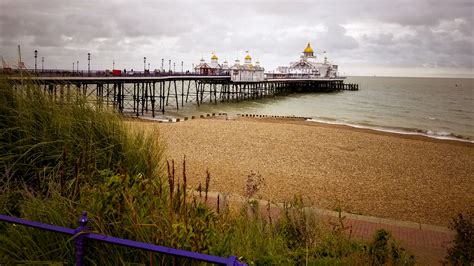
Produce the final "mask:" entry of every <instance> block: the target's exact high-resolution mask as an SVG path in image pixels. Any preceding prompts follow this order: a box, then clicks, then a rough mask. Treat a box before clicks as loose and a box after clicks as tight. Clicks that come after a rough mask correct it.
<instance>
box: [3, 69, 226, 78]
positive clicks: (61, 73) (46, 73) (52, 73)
mask: <svg viewBox="0 0 474 266" xmlns="http://www.w3.org/2000/svg"><path fill="white" fill-rule="evenodd" d="M21 73H23V74H26V75H28V76H31V77H114V76H120V77H164V76H230V75H229V74H226V73H217V74H214V73H209V74H206V75H203V74H202V73H198V72H194V71H183V72H180V71H168V70H161V71H158V70H155V71H148V70H147V71H136V70H127V71H120V73H119V74H114V72H112V71H110V70H90V71H88V70H65V69H41V70H40V69H37V70H34V69H10V70H5V69H0V74H7V75H13V76H19V75H20V74H21Z"/></svg>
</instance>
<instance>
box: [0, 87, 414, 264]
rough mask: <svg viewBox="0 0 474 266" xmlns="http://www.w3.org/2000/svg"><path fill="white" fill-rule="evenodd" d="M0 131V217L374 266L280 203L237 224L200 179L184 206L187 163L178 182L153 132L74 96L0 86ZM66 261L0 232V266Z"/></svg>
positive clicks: (60, 240)
mask: <svg viewBox="0 0 474 266" xmlns="http://www.w3.org/2000/svg"><path fill="white" fill-rule="evenodd" d="M0 126H1V128H0V136H1V139H0V148H1V151H2V153H1V154H0V175H2V179H1V184H0V207H1V213H3V214H11V215H15V216H19V217H23V218H26V219H30V220H35V221H40V222H45V223H50V224H55V225H59V226H65V227H70V228H75V227H77V218H78V215H79V214H80V213H81V211H82V210H86V211H87V212H88V213H89V217H90V223H89V226H90V228H91V230H92V231H94V232H98V233H102V234H107V235H112V236H115V237H122V238H127V239H132V240H137V241H142V242H147V243H153V244H158V245H163V246H169V247H174V248H180V249H186V250H191V251H196V252H202V253H207V254H213V255H218V256H229V255H237V256H239V258H240V259H241V260H242V261H245V262H247V263H249V264H257V265H276V264H278V265H281V264H284V265H303V264H371V263H375V260H374V259H373V256H372V253H371V252H372V250H375V249H371V248H368V247H370V246H371V245H372V244H370V243H369V244H368V243H362V242H359V241H355V240H352V239H350V238H348V237H347V235H346V234H344V232H343V230H331V229H328V228H325V227H324V226H322V224H321V223H319V221H318V220H317V218H316V217H314V216H311V215H308V214H307V213H305V212H304V211H303V208H302V201H301V200H299V199H298V198H296V199H295V200H293V201H290V202H288V203H287V204H286V205H285V208H284V209H283V212H282V215H281V217H280V218H279V219H272V218H271V217H270V216H268V215H265V214H262V212H260V211H259V208H260V206H258V202H257V201H253V200H251V199H249V200H248V203H247V204H245V205H244V206H243V207H242V210H241V212H240V213H238V214H235V213H233V212H231V211H230V210H229V209H228V208H227V207H220V206H218V208H217V210H218V211H216V209H213V208H210V207H209V202H208V193H207V192H208V189H209V184H210V179H211V175H210V173H209V172H207V173H203V177H204V181H205V184H206V185H205V191H204V192H205V195H204V196H199V197H198V196H194V195H193V194H191V193H189V190H188V189H187V177H186V171H185V162H183V173H182V174H181V175H180V174H178V173H177V172H176V171H175V164H174V161H169V162H167V164H165V162H164V161H163V152H164V146H163V144H162V143H161V142H160V140H159V138H157V137H156V136H157V134H147V135H144V134H143V133H140V132H139V131H137V130H130V129H129V127H127V126H126V125H125V123H124V122H123V121H122V119H121V118H120V117H119V116H118V115H117V114H115V113H114V112H113V111H111V110H107V109H105V108H100V106H97V105H93V104H91V103H88V102H87V101H86V100H85V99H83V98H81V97H80V96H79V95H76V96H74V97H71V100H64V99H63V100H62V101H60V100H58V99H53V97H51V96H49V95H48V94H45V93H43V92H41V91H39V90H38V89H37V86H35V84H27V85H25V86H24V87H23V88H21V89H20V88H17V89H14V88H13V87H12V86H10V85H9V84H8V82H7V81H6V80H5V79H3V80H0ZM165 165H167V167H166V168H167V170H166V168H165V167H164V166H165ZM252 180H253V182H252V184H253V183H255V182H257V181H258V178H256V177H255V176H254V178H253V179H252ZM255 180H257V181H255ZM257 183H258V184H260V182H257ZM257 183H255V184H257ZM252 184H250V183H249V184H248V186H247V191H249V193H250V192H251V193H250V194H252V195H253V194H255V193H256V190H257V189H258V185H252ZM206 203H207V204H206ZM219 207H220V208H219ZM263 213H264V212H263ZM386 242H387V241H385V242H384V243H386ZM384 243H382V244H383V245H382V248H379V249H377V250H381V251H380V252H381V254H382V256H383V258H384V262H389V263H392V264H396V265H405V264H409V263H411V261H410V260H409V259H407V258H408V257H407V256H406V255H405V254H404V253H403V252H402V255H400V256H401V259H397V261H394V260H391V259H390V256H388V255H387V256H385V255H384V254H385V253H383V252H384V251H385V250H386V249H384V248H385V247H386V245H385V244H384ZM384 245H385V246H384ZM376 246H377V247H378V246H380V245H376ZM380 252H379V253H380ZM379 253H377V254H379ZM73 254H74V253H73V241H72V240H71V239H70V238H69V237H68V236H63V235H59V234H55V233H50V232H45V231H40V230H36V229H32V228H27V227H24V226H16V225H12V224H6V223H0V264H1V263H7V264H10V263H13V264H15V263H25V262H27V263H36V262H48V263H57V264H71V263H72V262H73V261H74V257H73ZM86 254H87V256H86V260H87V262H88V263H90V264H98V265H120V264H130V263H138V264H141V265H143V264H161V265H169V264H175V265H181V264H184V265H186V264H196V263H195V262H190V261H187V260H183V259H178V258H173V257H169V256H163V255H160V254H151V253H148V252H145V251H140V250H135V249H128V248H123V247H117V246H114V245H110V244H107V245H106V244H101V243H97V242H90V241H89V242H88V244H87V252H86ZM384 256H385V257H384Z"/></svg>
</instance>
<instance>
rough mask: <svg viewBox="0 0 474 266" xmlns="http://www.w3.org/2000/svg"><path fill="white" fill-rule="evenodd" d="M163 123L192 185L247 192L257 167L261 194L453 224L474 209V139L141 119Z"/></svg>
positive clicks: (269, 122)
mask: <svg viewBox="0 0 474 266" xmlns="http://www.w3.org/2000/svg"><path fill="white" fill-rule="evenodd" d="M136 123H137V126H138V124H139V125H141V126H143V127H145V128H150V127H158V128H159V131H160V134H161V135H162V137H163V138H164V140H165V142H166V143H167V146H168V151H167V156H168V158H169V159H172V158H173V159H175V160H176V161H179V162H178V163H177V164H178V165H180V164H181V161H182V158H183V156H184V155H186V158H187V170H188V171H187V173H188V180H189V181H188V182H189V183H190V185H191V186H192V187H195V188H196V187H197V186H198V184H199V182H202V183H203V184H204V178H205V171H206V169H209V171H210V172H211V176H212V179H211V190H213V191H221V192H229V193H238V194H244V191H245V184H246V180H247V176H248V175H249V174H250V173H251V172H252V171H253V172H258V173H259V174H260V175H261V176H262V177H263V178H264V179H265V186H264V187H263V188H262V190H261V191H260V195H261V196H262V197H263V198H265V199H269V200H272V201H275V202H282V201H285V200H288V199H291V198H292V197H293V195H295V194H299V195H302V196H303V199H304V200H305V202H306V204H308V205H312V206H316V207H319V208H326V209H331V210H334V209H336V208H342V209H343V210H345V211H347V212H351V213H356V214H363V215H370V216H377V217H384V218H391V219H398V220H405V221H413V222H419V223H426V224H435V225H447V224H448V223H449V222H450V221H451V218H452V217H453V216H455V215H456V214H457V213H459V212H461V211H467V210H473V211H474V144H471V143H462V142H457V141H443V140H436V139H430V138H427V137H419V136H404V135H397V134H391V133H382V132H376V131H372V130H365V129H355V128H350V127H346V126H337V125H326V124H320V123H314V122H306V121H288V120H275V119H253V120H252V119H244V118H238V119H237V120H224V119H196V120H191V121H186V122H180V123H169V124H168V123H151V122H136Z"/></svg>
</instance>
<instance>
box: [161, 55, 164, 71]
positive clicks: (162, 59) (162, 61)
mask: <svg viewBox="0 0 474 266" xmlns="http://www.w3.org/2000/svg"><path fill="white" fill-rule="evenodd" d="M161 71H165V59H164V58H161Z"/></svg>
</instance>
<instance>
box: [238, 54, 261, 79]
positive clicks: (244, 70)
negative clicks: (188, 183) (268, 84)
mask: <svg viewBox="0 0 474 266" xmlns="http://www.w3.org/2000/svg"><path fill="white" fill-rule="evenodd" d="M230 70H231V71H230V80H231V81H233V82H259V81H263V80H265V75H264V71H265V69H264V68H263V67H262V66H260V62H258V61H257V62H255V65H253V64H252V57H251V56H250V54H249V53H248V51H247V55H246V56H245V58H244V64H240V60H239V59H236V60H235V64H234V65H233V66H232V67H231V68H230Z"/></svg>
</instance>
